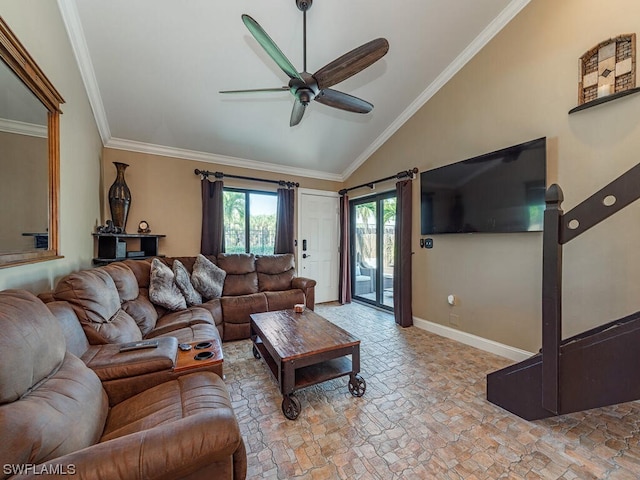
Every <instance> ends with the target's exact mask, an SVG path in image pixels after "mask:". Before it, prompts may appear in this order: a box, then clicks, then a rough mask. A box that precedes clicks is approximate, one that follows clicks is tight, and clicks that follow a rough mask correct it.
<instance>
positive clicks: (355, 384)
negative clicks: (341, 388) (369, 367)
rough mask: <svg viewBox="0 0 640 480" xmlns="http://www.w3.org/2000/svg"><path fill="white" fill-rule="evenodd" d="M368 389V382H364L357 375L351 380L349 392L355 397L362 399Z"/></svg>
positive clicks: (352, 376)
mask: <svg viewBox="0 0 640 480" xmlns="http://www.w3.org/2000/svg"><path fill="white" fill-rule="evenodd" d="M366 389H367V382H365V381H364V378H362V377H361V376H360V375H358V374H357V373H356V374H355V375H351V378H350V379H349V392H350V393H351V395H353V396H354V397H361V396H363V395H364V392H365V390H366Z"/></svg>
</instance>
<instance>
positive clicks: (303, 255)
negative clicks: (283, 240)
mask: <svg viewBox="0 0 640 480" xmlns="http://www.w3.org/2000/svg"><path fill="white" fill-rule="evenodd" d="M310 256H311V255H309V254H307V253H303V254H302V258H307V257H310Z"/></svg>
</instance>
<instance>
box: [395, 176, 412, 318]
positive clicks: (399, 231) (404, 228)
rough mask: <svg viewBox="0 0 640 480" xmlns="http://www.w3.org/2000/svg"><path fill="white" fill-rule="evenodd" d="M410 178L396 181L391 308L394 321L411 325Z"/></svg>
mask: <svg viewBox="0 0 640 480" xmlns="http://www.w3.org/2000/svg"><path fill="white" fill-rule="evenodd" d="M412 183H413V182H412V181H411V180H403V181H400V182H398V183H396V236H395V243H396V248H395V255H394V265H395V267H394V275H393V303H394V306H393V310H394V314H395V319H396V323H397V324H398V325H400V326H402V327H409V326H411V325H413V312H412V310H411V256H412V255H413V253H412V252H411V217H412V213H411V209H412V207H411V205H412V203H411V197H412V195H411V184H412Z"/></svg>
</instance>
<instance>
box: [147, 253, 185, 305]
mask: <svg viewBox="0 0 640 480" xmlns="http://www.w3.org/2000/svg"><path fill="white" fill-rule="evenodd" d="M149 300H151V301H152V302H153V303H155V304H156V305H160V306H161V307H165V308H168V309H169V310H174V311H175V310H184V309H185V308H187V302H186V300H185V299H184V295H182V292H181V291H180V289H179V288H178V286H177V285H176V282H175V275H174V274H173V272H172V271H171V269H170V268H169V267H167V266H166V265H165V264H164V263H162V262H161V261H160V260H158V259H157V258H154V259H153V261H152V262H151V282H150V284H149Z"/></svg>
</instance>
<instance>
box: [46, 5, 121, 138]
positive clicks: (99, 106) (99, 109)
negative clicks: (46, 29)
mask: <svg viewBox="0 0 640 480" xmlns="http://www.w3.org/2000/svg"><path fill="white" fill-rule="evenodd" d="M58 8H59V9H60V13H61V15H62V21H63V22H64V25H65V27H66V29H67V35H69V42H70V43H71V48H72V50H73V54H74V55H75V57H76V62H77V63H78V68H79V69H80V76H81V77H82V82H83V83H84V88H85V90H86V92H87V96H88V97H89V104H90V105H91V109H92V110H93V116H94V118H95V120H96V125H97V126H98V131H99V132H100V137H101V138H102V144H103V145H106V143H107V142H108V141H109V139H110V138H111V130H110V129H109V122H108V121H107V114H106V112H105V110H104V104H103V103H102V96H101V95H100V88H99V87H98V80H97V79H96V74H95V70H94V69H93V63H92V62H91V56H90V55H89V47H88V46H87V41H86V38H85V36H84V30H83V29H82V23H81V22H80V16H79V14H78V9H77V7H76V3H75V0H58Z"/></svg>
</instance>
